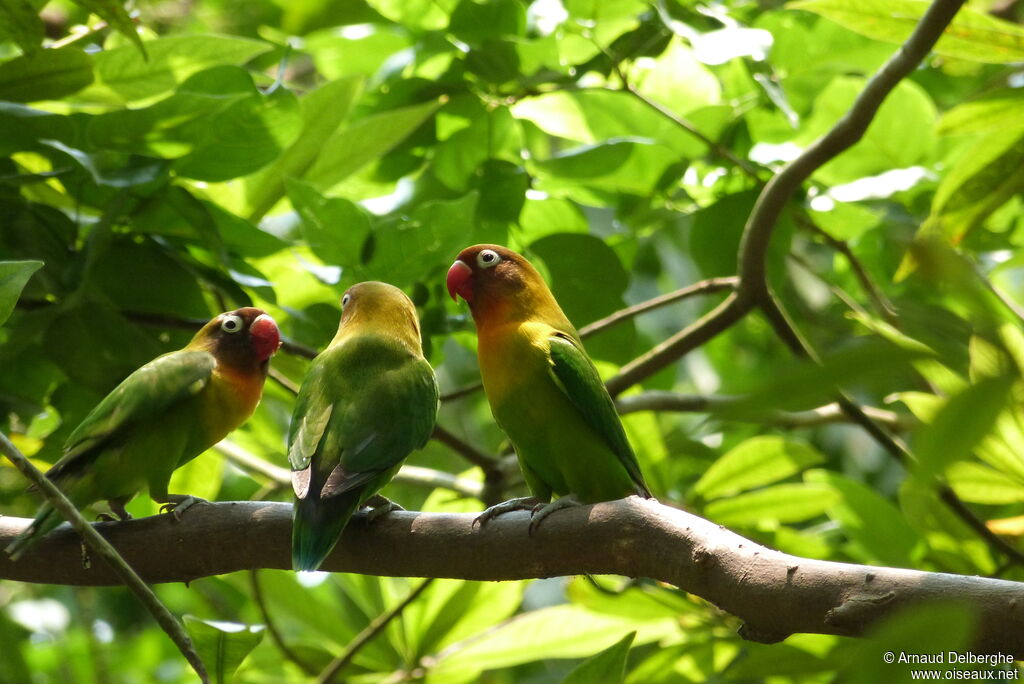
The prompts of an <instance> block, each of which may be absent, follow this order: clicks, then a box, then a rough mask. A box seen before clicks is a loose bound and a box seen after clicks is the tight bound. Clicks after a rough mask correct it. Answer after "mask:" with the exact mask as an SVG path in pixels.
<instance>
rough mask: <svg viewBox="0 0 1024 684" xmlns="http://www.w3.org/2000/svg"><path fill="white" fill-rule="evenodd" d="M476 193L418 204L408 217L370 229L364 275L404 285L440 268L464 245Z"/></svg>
mask: <svg viewBox="0 0 1024 684" xmlns="http://www.w3.org/2000/svg"><path fill="white" fill-rule="evenodd" d="M477 197H478V194H477V193H476V192H471V193H469V194H467V195H465V196H463V197H460V198H459V199H456V200H451V201H445V200H434V201H431V202H424V203H423V204H421V205H420V206H419V207H418V208H417V209H416V210H415V211H414V212H413V213H412V215H411V216H409V217H408V218H406V217H399V218H395V219H392V220H389V221H387V222H383V223H381V224H380V225H379V226H378V227H377V228H376V229H375V230H374V231H373V239H372V241H371V244H372V256H371V257H370V259H369V261H368V263H367V264H366V268H367V274H368V275H369V276H372V277H374V278H376V279H382V280H384V279H386V280H390V281H391V282H393V283H395V284H396V285H400V286H405V285H411V284H412V283H416V282H422V281H423V280H425V279H426V277H427V276H428V275H429V274H431V273H432V272H435V271H440V270H441V269H442V268H447V266H448V262H449V260H450V259H452V258H454V256H455V255H456V254H458V253H459V249H461V248H462V247H464V246H465V245H466V244H467V236H466V233H467V227H469V226H472V225H473V216H474V214H475V212H476V203H477Z"/></svg>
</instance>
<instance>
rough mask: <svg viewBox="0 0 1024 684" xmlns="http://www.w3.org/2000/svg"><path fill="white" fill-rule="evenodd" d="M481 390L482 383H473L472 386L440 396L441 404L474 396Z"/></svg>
mask: <svg viewBox="0 0 1024 684" xmlns="http://www.w3.org/2000/svg"><path fill="white" fill-rule="evenodd" d="M483 388H484V385H483V383H481V382H474V383H473V384H472V385H466V386H465V387H460V388H458V389H454V390H452V391H451V392H445V393H444V394H442V395H441V403H444V402H446V401H456V400H457V399H462V398H463V397H468V396H469V395H471V394H476V393H477V392H479V391H480V390H482V389H483Z"/></svg>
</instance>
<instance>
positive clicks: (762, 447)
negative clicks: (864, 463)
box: [692, 436, 825, 499]
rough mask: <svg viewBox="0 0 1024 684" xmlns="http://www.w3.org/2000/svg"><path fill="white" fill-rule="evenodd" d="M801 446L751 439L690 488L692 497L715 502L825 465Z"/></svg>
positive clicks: (812, 450)
mask: <svg viewBox="0 0 1024 684" xmlns="http://www.w3.org/2000/svg"><path fill="white" fill-rule="evenodd" d="M824 460H825V459H824V456H822V455H821V453H819V452H818V450H817V449H815V448H814V447H812V446H811V445H809V444H806V443H804V442H798V441H793V440H786V439H784V438H782V437H777V436H764V437H754V438H752V439H748V440H747V441H745V442H742V443H740V444H739V445H738V446H736V447H734V448H733V449H731V450H729V451H728V452H726V453H725V454H723V455H722V457H721V458H719V459H718V460H717V461H715V462H714V463H713V464H711V467H710V468H708V469H707V470H706V471H704V475H703V476H701V478H700V479H699V480H698V481H697V484H695V485H694V486H693V490H692V492H693V494H696V495H698V496H700V497H701V498H703V499H717V498H719V497H722V496H729V495H732V494H736V493H738V492H743V491H746V490H748V489H754V488H756V487H761V486H763V485H767V484H772V483H774V482H778V481H779V480H784V479H786V478H787V477H789V476H791V475H795V474H796V473H798V472H800V471H801V470H803V469H804V468H807V467H810V466H812V465H817V464H818V463H821V462H822V461H824Z"/></svg>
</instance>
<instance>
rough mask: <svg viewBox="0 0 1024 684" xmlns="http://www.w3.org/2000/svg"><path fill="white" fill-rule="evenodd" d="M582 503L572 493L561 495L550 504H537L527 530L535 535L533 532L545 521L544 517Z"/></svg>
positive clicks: (531, 534)
mask: <svg viewBox="0 0 1024 684" xmlns="http://www.w3.org/2000/svg"><path fill="white" fill-rule="evenodd" d="M581 505H582V503H581V502H580V500H579V499H577V498H576V496H575V495H573V494H570V495H568V496H562V497H559V498H557V499H555V500H554V501H552V502H551V503H549V504H542V505H540V506H535V507H534V509H533V518H532V519H531V520H530V527H529V529H528V530H527V532H528V533H529V534H530V536H533V533H534V532H536V531H537V528H539V527H540V524H541V523H542V522H544V519H545V518H547V517H548V516H549V515H551V514H552V513H554V512H555V511H560V510H562V509H563V508H572V507H573V506H581Z"/></svg>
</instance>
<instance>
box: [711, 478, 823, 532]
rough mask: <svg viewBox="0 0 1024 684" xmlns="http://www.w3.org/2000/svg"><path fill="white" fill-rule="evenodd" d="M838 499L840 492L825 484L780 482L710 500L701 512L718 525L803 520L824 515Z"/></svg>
mask: <svg viewBox="0 0 1024 684" xmlns="http://www.w3.org/2000/svg"><path fill="white" fill-rule="evenodd" d="M838 501H839V495H838V494H837V493H836V491H835V490H834V489H833V488H832V487H829V486H827V485H823V484H818V483H804V482H802V483H799V484H781V485H774V486H772V487H765V488H764V489H758V490H756V491H753V492H746V493H744V494H739V495H737V496H733V497H730V498H728V499H718V500H716V501H712V502H711V503H709V504H708V505H707V506H705V507H704V515H705V516H706V517H707V518H709V519H711V520H714V521H715V522H717V523H719V524H721V525H726V526H731V525H736V526H739V527H746V526H757V525H759V524H763V523H767V522H771V521H776V522H780V523H790V522H803V521H805V520H810V519H811V518H817V517H818V516H820V515H824V514H825V513H826V512H827V511H828V510H829V509H830V508H831V507H832V506H833V505H834V504H835V503H836V502H838Z"/></svg>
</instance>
